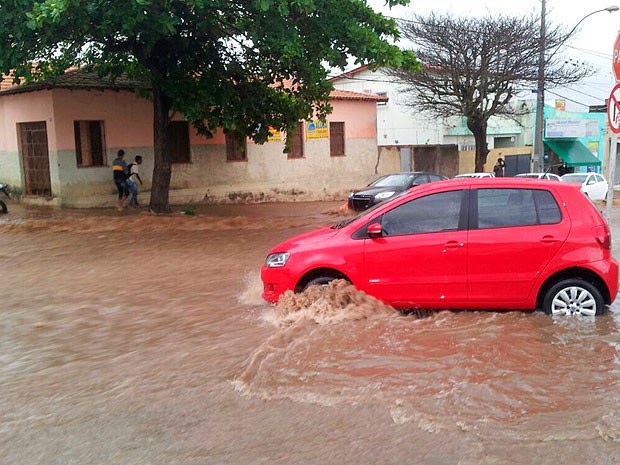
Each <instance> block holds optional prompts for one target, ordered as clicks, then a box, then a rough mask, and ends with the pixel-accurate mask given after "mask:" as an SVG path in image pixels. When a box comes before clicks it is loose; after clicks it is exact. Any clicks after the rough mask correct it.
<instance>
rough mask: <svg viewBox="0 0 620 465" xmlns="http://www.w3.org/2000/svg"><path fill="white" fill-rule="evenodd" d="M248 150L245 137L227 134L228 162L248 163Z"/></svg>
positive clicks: (232, 133)
mask: <svg viewBox="0 0 620 465" xmlns="http://www.w3.org/2000/svg"><path fill="white" fill-rule="evenodd" d="M247 149H248V144H247V140H246V138H245V136H243V135H241V134H238V133H235V132H229V133H226V161H247V160H248V155H247Z"/></svg>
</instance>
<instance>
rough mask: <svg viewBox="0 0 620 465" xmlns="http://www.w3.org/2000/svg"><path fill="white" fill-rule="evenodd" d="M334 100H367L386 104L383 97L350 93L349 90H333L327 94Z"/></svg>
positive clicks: (386, 99) (385, 99)
mask: <svg viewBox="0 0 620 465" xmlns="http://www.w3.org/2000/svg"><path fill="white" fill-rule="evenodd" d="M329 95H330V96H331V98H333V99H334V100H368V101H373V102H387V101H388V98H387V97H386V96H385V95H377V94H367V93H362V92H352V91H350V90H340V89H334V90H332V92H331V94H329Z"/></svg>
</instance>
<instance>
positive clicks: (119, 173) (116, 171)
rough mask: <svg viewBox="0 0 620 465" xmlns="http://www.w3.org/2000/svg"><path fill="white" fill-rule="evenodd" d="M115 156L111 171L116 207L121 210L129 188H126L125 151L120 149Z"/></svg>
mask: <svg viewBox="0 0 620 465" xmlns="http://www.w3.org/2000/svg"><path fill="white" fill-rule="evenodd" d="M116 155H117V156H116V158H115V159H114V161H113V162H112V173H113V175H114V184H115V185H116V189H117V190H118V202H117V203H116V209H117V210H122V209H123V203H124V202H125V199H126V198H127V197H129V190H128V189H127V163H125V160H124V157H125V151H124V150H123V149H120V150H119V151H118V152H117V154H116Z"/></svg>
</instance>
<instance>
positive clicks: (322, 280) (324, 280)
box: [302, 275, 338, 291]
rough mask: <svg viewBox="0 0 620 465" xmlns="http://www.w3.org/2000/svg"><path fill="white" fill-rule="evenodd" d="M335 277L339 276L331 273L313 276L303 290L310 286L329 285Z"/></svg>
mask: <svg viewBox="0 0 620 465" xmlns="http://www.w3.org/2000/svg"><path fill="white" fill-rule="evenodd" d="M334 279H338V278H337V277H335V276H330V275H324V276H317V277H316V278H313V279H311V280H310V281H308V282H307V283H306V285H305V286H304V288H303V289H302V291H305V290H306V289H308V288H309V287H310V286H327V285H328V284H329V283H331V282H332V281H333V280H334Z"/></svg>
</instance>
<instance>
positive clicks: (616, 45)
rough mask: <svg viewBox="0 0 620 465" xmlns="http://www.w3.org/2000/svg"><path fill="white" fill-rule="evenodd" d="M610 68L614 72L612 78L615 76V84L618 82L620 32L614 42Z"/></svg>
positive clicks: (619, 80)
mask: <svg viewBox="0 0 620 465" xmlns="http://www.w3.org/2000/svg"><path fill="white" fill-rule="evenodd" d="M611 67H612V69H613V71H614V76H616V82H620V32H619V33H618V36H617V37H616V41H615V42H614V55H613V61H612V62H611Z"/></svg>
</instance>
